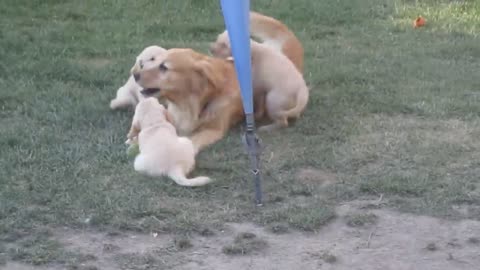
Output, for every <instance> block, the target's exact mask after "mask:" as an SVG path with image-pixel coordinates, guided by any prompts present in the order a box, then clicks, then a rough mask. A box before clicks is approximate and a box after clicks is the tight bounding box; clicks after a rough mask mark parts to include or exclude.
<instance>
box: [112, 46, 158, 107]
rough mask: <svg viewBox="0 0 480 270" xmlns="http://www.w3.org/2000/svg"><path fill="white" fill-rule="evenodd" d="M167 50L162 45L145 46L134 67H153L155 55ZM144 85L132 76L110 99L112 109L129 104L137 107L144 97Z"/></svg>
mask: <svg viewBox="0 0 480 270" xmlns="http://www.w3.org/2000/svg"><path fill="white" fill-rule="evenodd" d="M164 52H166V49H164V48H162V47H160V46H149V47H147V48H145V49H144V50H143V51H142V52H141V53H140V54H139V55H138V56H137V58H136V61H135V65H134V67H132V69H134V68H135V67H137V70H138V69H143V68H146V69H148V68H151V64H152V63H153V62H154V61H155V56H156V55H159V54H162V53H164ZM141 90H142V87H141V86H140V85H138V84H137V83H136V82H135V78H134V77H133V76H130V77H129V78H128V81H127V82H126V83H125V84H124V85H123V86H122V87H120V88H119V89H118V90H117V96H116V97H115V98H114V99H112V101H110V108H111V109H112V110H115V109H120V108H125V107H128V106H132V107H135V106H136V105H137V104H138V102H140V100H142V99H143V98H144V97H143V95H142V94H141V93H140V91H141Z"/></svg>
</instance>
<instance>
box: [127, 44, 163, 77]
mask: <svg viewBox="0 0 480 270" xmlns="http://www.w3.org/2000/svg"><path fill="white" fill-rule="evenodd" d="M166 51H167V50H166V49H164V48H162V47H160V46H149V47H146V48H145V49H144V50H143V51H142V52H141V53H140V54H139V55H138V56H137V58H136V59H135V65H133V67H132V68H131V70H130V73H131V74H132V75H133V77H134V78H135V81H138V75H137V74H139V73H140V72H142V71H143V70H150V69H154V68H156V67H158V64H159V63H161V61H162V60H161V58H162V57H163V55H164V54H165V52H166Z"/></svg>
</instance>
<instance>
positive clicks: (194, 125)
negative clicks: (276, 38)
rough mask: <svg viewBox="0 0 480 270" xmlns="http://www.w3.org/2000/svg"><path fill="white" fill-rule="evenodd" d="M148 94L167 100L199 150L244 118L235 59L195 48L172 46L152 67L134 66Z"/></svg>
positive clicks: (182, 130)
mask: <svg viewBox="0 0 480 270" xmlns="http://www.w3.org/2000/svg"><path fill="white" fill-rule="evenodd" d="M132 74H133V75H134V76H135V77H136V78H137V79H138V80H137V83H138V84H139V85H141V86H142V87H143V88H144V90H142V93H143V94H144V95H147V96H156V97H161V98H163V99H165V100H166V102H167V109H168V112H169V114H170V115H171V118H172V123H173V124H174V125H175V127H176V129H177V131H178V132H179V134H180V135H182V136H188V137H190V139H191V140H192V141H193V144H194V146H195V152H196V153H198V152H199V151H200V150H202V149H203V148H205V147H206V146H208V145H210V144H213V143H215V142H216V141H218V140H220V139H221V138H223V137H224V135H225V134H226V133H227V131H228V130H229V128H230V127H232V126H233V125H235V124H237V123H238V122H239V121H241V120H242V119H243V117H244V113H243V107H242V100H241V95H240V89H239V85H238V81H237V78H236V73H235V68H234V66H233V63H232V61H229V60H226V59H219V58H214V57H209V56H207V55H204V54H201V53H198V52H195V51H194V50H192V49H182V48H175V49H169V50H167V52H166V53H161V54H159V55H158V57H156V63H155V66H153V67H152V68H148V69H146V68H144V69H140V68H135V67H134V68H133V69H132Z"/></svg>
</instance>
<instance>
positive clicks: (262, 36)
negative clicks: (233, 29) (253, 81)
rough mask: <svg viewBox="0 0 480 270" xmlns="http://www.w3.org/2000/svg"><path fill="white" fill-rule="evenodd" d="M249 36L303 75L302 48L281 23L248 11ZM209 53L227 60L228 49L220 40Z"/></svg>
mask: <svg viewBox="0 0 480 270" xmlns="http://www.w3.org/2000/svg"><path fill="white" fill-rule="evenodd" d="M250 35H251V36H253V37H254V38H256V39H259V40H260V41H261V43H262V44H265V45H267V46H269V47H271V48H273V49H275V50H277V51H279V52H282V53H283V54H284V55H285V56H286V57H287V58H288V59H290V61H292V63H293V64H294V65H295V67H296V68H297V69H298V71H299V72H300V73H302V74H303V57H304V56H303V55H304V51H303V46H302V43H301V42H300V40H298V38H297V37H296V36H295V34H294V33H293V32H292V31H291V30H290V29H289V28H288V27H287V26H286V25H285V24H283V23H282V22H280V21H278V20H277V19H275V18H272V17H269V16H266V15H264V14H261V13H258V12H255V11H250ZM210 51H211V52H215V56H217V57H222V58H227V57H229V56H230V48H227V47H226V44H224V43H223V42H222V40H218V39H217V42H214V43H212V44H211V45H210Z"/></svg>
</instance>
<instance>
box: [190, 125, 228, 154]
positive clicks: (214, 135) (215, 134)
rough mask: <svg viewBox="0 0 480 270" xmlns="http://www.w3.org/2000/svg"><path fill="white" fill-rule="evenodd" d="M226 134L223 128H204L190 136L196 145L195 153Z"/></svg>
mask: <svg viewBox="0 0 480 270" xmlns="http://www.w3.org/2000/svg"><path fill="white" fill-rule="evenodd" d="M224 135H225V132H224V131H223V130H221V129H203V130H200V131H198V132H196V133H195V134H193V135H192V136H190V139H191V140H192V142H193V146H194V147H195V155H196V154H198V152H200V151H201V150H203V149H204V148H206V147H207V146H209V145H211V144H213V143H215V142H217V141H219V140H221V139H222V138H223V136H224Z"/></svg>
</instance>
